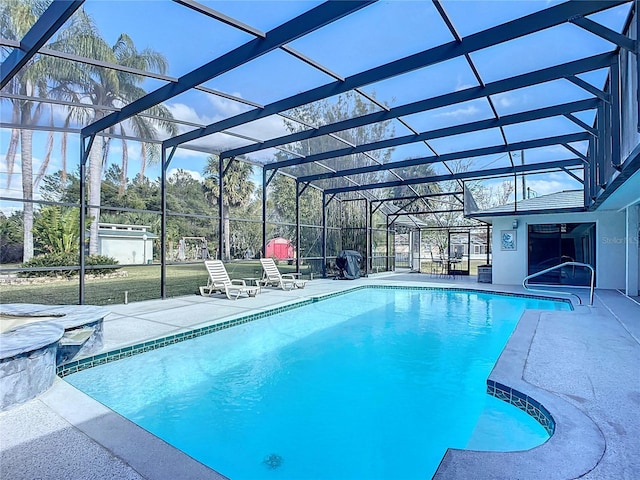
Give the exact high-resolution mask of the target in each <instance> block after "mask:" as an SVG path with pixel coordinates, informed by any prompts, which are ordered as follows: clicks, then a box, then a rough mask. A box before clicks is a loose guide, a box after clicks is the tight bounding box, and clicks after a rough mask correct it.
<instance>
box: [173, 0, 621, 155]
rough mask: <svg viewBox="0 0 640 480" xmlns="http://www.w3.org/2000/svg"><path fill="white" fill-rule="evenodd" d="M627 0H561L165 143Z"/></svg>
mask: <svg viewBox="0 0 640 480" xmlns="http://www.w3.org/2000/svg"><path fill="white" fill-rule="evenodd" d="M627 1H628V0H615V1H598V0H590V1H581V2H571V1H570V2H564V3H561V4H559V5H555V6H553V7H550V8H547V9H545V10H542V11H540V12H536V13H532V14H530V15H526V16H524V17H521V18H518V19H515V20H512V21H510V22H506V23H503V24H502V25H498V26H496V27H492V28H489V29H487V30H483V31H482V32H478V33H475V34H472V35H469V36H468V37H466V38H464V39H463V40H462V41H461V42H457V41H455V40H454V41H451V42H449V43H446V44H443V45H439V46H437V47H434V48H431V49H428V50H424V51H422V52H419V53H416V54H414V55H410V56H408V57H404V58H401V59H398V60H395V61H393V62H389V63H387V64H385V65H380V66H378V67H375V68H372V69H370V70H366V71H364V72H360V73H357V74H355V75H352V76H350V77H347V78H346V79H345V80H344V81H339V80H338V81H335V82H331V83H328V84H326V85H323V86H320V87H317V88H314V89H311V90H308V91H306V92H302V93H299V94H296V95H293V96H291V97H288V98H285V99H282V100H278V101H276V102H273V103H271V104H269V105H265V107H264V108H262V109H254V110H250V111H248V112H244V113H241V114H239V115H236V116H234V117H230V118H228V119H225V120H221V121H219V122H215V123H212V124H210V125H208V126H207V127H205V128H204V129H200V130H194V131H192V132H187V133H185V134H183V135H179V136H177V137H174V138H172V139H168V140H167V142H168V144H181V143H185V142H189V141H191V140H195V139H197V138H200V137H203V136H205V135H211V134H213V133H217V132H220V131H222V130H226V129H230V128H233V127H237V126H238V125H242V124H245V123H248V122H251V121H254V120H258V119H260V118H265V117H268V116H270V115H274V114H277V113H280V112H283V111H286V110H290V109H292V108H296V107H299V106H301V105H304V104H307V103H311V102H315V101H318V100H322V99H323V98H327V97H331V96H334V95H339V94H341V93H345V92H347V91H349V90H353V89H355V88H359V87H363V86H365V85H370V84H372V83H375V82H379V81H382V80H386V79H388V78H392V77H395V76H398V75H402V74H404V73H408V72H411V71H414V70H417V69H420V68H423V67H427V66H429V65H435V64H437V63H441V62H445V61H447V60H451V59H453V58H456V57H459V56H462V55H465V54H468V53H472V52H476V51H478V50H482V49H485V48H488V47H491V46H493V45H497V44H500V43H504V42H506V41H509V40H514V39H517V38H520V37H523V36H526V35H530V34H533V33H536V32H538V31H540V30H545V29H547V28H551V27H555V26H557V25H561V24H563V23H566V22H568V21H569V20H570V19H572V18H574V17H576V16H581V15H590V14H593V13H597V12H600V11H602V10H607V9H609V8H611V7H615V6H617V5H621V4H623V3H627ZM336 3H342V2H336ZM477 88H480V87H477ZM486 95H487V93H486V92H485V93H483V94H482V96H483V97H484V96H486ZM461 101H463V100H461Z"/></svg>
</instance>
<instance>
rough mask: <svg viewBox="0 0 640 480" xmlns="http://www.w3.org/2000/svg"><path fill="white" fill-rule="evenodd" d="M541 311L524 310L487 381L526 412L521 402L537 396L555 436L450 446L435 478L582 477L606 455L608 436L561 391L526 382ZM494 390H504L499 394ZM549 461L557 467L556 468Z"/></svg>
mask: <svg viewBox="0 0 640 480" xmlns="http://www.w3.org/2000/svg"><path fill="white" fill-rule="evenodd" d="M542 313H544V312H543V311H540V310H526V311H525V312H524V313H523V315H522V316H521V318H520V320H519V321H518V324H517V325H516V329H515V330H514V332H513V333H512V335H511V337H510V338H509V341H508V342H507V344H506V346H505V348H504V350H503V351H502V353H501V354H500V357H499V358H498V360H497V361H496V364H495V365H494V368H493V370H492V371H491V373H490V375H489V378H488V379H487V391H488V392H487V393H489V394H490V395H491V394H493V395H494V396H496V397H497V398H500V399H501V400H504V401H507V402H508V403H511V404H512V405H515V406H517V407H518V408H521V409H522V410H524V411H527V410H526V408H522V406H521V404H520V402H521V401H522V398H523V397H526V398H529V399H533V401H534V404H537V405H540V406H542V407H543V409H544V410H546V412H547V413H548V414H549V416H550V417H551V419H552V420H551V421H552V422H553V434H552V435H551V436H550V437H549V439H548V440H547V441H546V442H544V443H543V444H541V445H539V446H537V447H534V448H532V449H530V450H524V451H513V452H487V451H475V450H463V449H454V448H449V449H448V450H447V452H446V453H445V455H444V457H443V458H442V460H441V462H440V465H439V467H438V470H437V471H436V473H435V475H434V476H433V478H434V479H445V478H483V479H502V478H520V479H525V478H531V479H538V478H547V479H551V478H559V479H569V478H580V477H582V476H584V475H585V474H587V473H588V472H590V471H591V470H593V469H594V468H595V467H596V466H597V465H598V463H599V462H600V460H601V459H602V457H603V456H604V454H605V450H606V441H605V437H604V434H603V432H602V431H601V430H600V428H599V427H598V425H596V423H595V422H594V421H593V420H592V419H591V418H590V417H589V416H588V415H587V414H586V413H584V412H583V411H582V410H580V409H578V408H577V407H576V406H574V405H572V404H571V403H569V402H568V401H566V400H564V399H563V398H562V397H560V396H559V395H557V394H555V393H553V392H550V391H547V390H544V389H542V388H539V387H536V386H534V385H531V384H530V383H528V382H527V381H525V380H524V372H525V367H526V363H527V359H528V356H529V349H530V347H531V344H532V342H533V339H534V336H535V334H536V330H537V327H538V324H539V322H540V317H541V314H542ZM572 313H574V314H576V315H579V313H578V312H572ZM492 388H494V389H495V390H498V389H499V390H501V391H502V392H503V393H504V394H503V395H500V394H497V395H496V394H495V390H494V393H492V391H491V390H492ZM527 413H529V412H527ZM534 418H535V416H534ZM543 426H544V425H543ZM550 465H553V471H552V472H550V471H549V466H550Z"/></svg>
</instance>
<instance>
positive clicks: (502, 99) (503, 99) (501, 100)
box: [498, 95, 515, 108]
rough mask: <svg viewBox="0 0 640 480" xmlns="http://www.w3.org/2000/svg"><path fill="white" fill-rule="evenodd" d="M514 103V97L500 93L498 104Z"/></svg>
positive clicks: (507, 104)
mask: <svg viewBox="0 0 640 480" xmlns="http://www.w3.org/2000/svg"><path fill="white" fill-rule="evenodd" d="M514 103H515V101H514V99H513V98H511V97H509V96H508V95H501V96H500V98H499V99H498V105H499V106H501V107H505V108H506V107H510V106H511V105H513V104H514Z"/></svg>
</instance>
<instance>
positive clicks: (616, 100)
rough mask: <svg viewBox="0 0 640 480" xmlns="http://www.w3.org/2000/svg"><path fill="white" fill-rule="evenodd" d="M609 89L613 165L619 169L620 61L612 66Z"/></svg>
mask: <svg viewBox="0 0 640 480" xmlns="http://www.w3.org/2000/svg"><path fill="white" fill-rule="evenodd" d="M636 61H637V59H636ZM609 87H610V89H611V103H610V108H611V111H610V116H609V120H610V122H611V165H612V166H613V167H614V168H616V169H619V168H620V164H621V162H622V160H621V158H620V143H621V141H622V132H621V130H622V127H621V125H620V122H621V114H620V102H621V101H620V62H619V61H618V59H616V61H615V62H613V63H612V64H611V70H610V75H609Z"/></svg>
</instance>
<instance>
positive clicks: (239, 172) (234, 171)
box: [204, 155, 255, 261]
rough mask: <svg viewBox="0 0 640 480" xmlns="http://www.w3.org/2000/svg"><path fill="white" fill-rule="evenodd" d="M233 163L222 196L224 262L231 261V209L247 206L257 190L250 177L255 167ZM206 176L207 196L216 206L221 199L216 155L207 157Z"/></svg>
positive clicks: (236, 161)
mask: <svg viewBox="0 0 640 480" xmlns="http://www.w3.org/2000/svg"><path fill="white" fill-rule="evenodd" d="M231 161H232V162H233V163H232V164H231V165H230V166H229V168H228V169H227V172H226V173H225V176H224V190H223V196H222V202H223V204H222V205H223V206H222V209H223V220H224V222H223V223H224V224H223V231H224V243H223V248H224V251H223V256H222V260H224V261H229V260H231V235H230V221H229V208H230V207H242V206H246V205H247V204H248V203H249V202H250V201H251V194H252V193H253V191H254V189H255V185H254V183H253V182H252V181H251V180H249V176H250V175H251V173H252V172H253V166H252V165H251V164H249V163H247V162H243V161H239V160H231ZM204 174H205V175H206V177H207V178H206V179H205V181H204V188H205V194H206V195H207V197H208V199H209V201H210V202H211V203H212V204H214V205H215V204H217V202H218V199H219V198H220V184H219V183H218V178H219V172H218V157H217V156H216V155H210V156H209V157H207V166H206V167H205V170H204Z"/></svg>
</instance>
